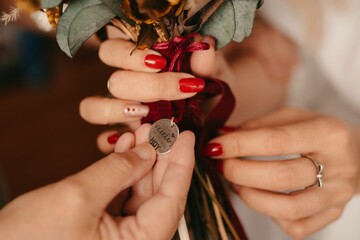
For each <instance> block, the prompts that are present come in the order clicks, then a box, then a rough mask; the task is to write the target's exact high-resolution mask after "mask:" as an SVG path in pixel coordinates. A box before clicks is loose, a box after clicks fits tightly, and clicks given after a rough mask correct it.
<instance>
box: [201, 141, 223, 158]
mask: <svg viewBox="0 0 360 240" xmlns="http://www.w3.org/2000/svg"><path fill="white" fill-rule="evenodd" d="M204 153H205V155H206V156H209V157H217V156H220V155H221V154H223V149H222V146H221V144H219V143H209V144H208V145H206V146H205V148H204Z"/></svg>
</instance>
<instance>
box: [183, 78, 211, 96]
mask: <svg viewBox="0 0 360 240" xmlns="http://www.w3.org/2000/svg"><path fill="white" fill-rule="evenodd" d="M204 87H205V80H204V79H202V78H183V79H180V81H179V89H180V91H181V92H183V93H194V92H201V91H202V90H204Z"/></svg>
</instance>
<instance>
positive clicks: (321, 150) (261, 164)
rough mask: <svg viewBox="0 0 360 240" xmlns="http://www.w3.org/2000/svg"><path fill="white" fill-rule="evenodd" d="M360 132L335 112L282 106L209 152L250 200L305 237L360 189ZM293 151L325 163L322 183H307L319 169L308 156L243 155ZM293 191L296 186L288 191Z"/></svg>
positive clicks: (218, 140) (225, 137) (213, 145)
mask: <svg viewBox="0 0 360 240" xmlns="http://www.w3.org/2000/svg"><path fill="white" fill-rule="evenodd" d="M359 137H360V134H359V129H356V128H354V127H351V126H349V125H347V124H345V123H344V122H341V121H340V120H337V119H335V118H333V117H328V116H323V115H319V114H316V113H313V112H309V111H305V110H297V109H291V108H283V109H280V110H279V111H276V112H274V113H271V114H269V115H266V116H264V117H261V118H258V119H256V120H253V121H249V122H248V123H245V124H244V125H243V126H242V127H241V128H240V129H238V130H236V131H234V132H232V133H228V134H226V135H223V136H220V137H218V138H215V139H213V140H212V141H211V142H210V143H209V145H208V146H207V148H206V152H207V154H208V155H209V156H212V157H214V158H216V159H218V161H219V163H223V165H222V164H220V165H219V166H220V167H219V169H223V175H224V177H225V178H226V179H227V180H229V181H230V182H232V183H233V186H234V190H235V192H236V193H237V194H238V195H239V196H240V197H241V198H242V200H243V201H244V202H245V203H246V204H247V205H249V206H250V207H251V208H253V209H255V210H256V211H258V212H260V213H263V214H265V215H268V216H270V217H272V218H273V219H274V220H275V221H276V222H277V223H278V224H279V225H280V226H281V227H282V228H283V229H284V230H285V231H286V232H288V233H289V235H291V236H292V237H294V238H303V237H305V236H307V235H309V234H311V233H313V232H315V231H318V230H319V229H321V228H323V227H324V226H326V225H327V224H329V223H330V222H332V221H334V220H335V219H337V218H338V217H340V215H341V214H342V211H343V209H344V207H345V205H346V203H347V202H348V201H349V200H350V199H351V198H352V196H353V195H354V194H355V192H356V191H358V188H359V149H360V147H359V139H360V138H359ZM289 154H300V156H301V155H302V156H308V157H310V158H312V159H314V160H315V161H317V162H318V163H319V164H323V166H324V173H323V182H324V183H323V187H321V188H319V187H310V188H306V187H308V186H311V185H312V184H314V183H315V182H316V174H317V169H316V167H315V165H314V163H313V162H312V161H311V160H309V159H308V158H306V157H297V158H295V159H288V160H282V161H279V160H278V161H276V160H272V161H270V160H267V161H257V160H246V158H242V159H241V158H240V159H239V157H248V156H278V155H289ZM254 158H255V159H256V157H254ZM299 189H301V190H299ZM288 190H296V191H292V192H291V193H284V192H285V191H288Z"/></svg>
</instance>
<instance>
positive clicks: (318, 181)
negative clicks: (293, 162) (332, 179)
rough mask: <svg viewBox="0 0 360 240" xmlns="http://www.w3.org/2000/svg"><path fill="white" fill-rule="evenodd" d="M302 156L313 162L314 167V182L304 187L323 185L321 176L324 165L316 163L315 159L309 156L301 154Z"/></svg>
mask: <svg viewBox="0 0 360 240" xmlns="http://www.w3.org/2000/svg"><path fill="white" fill-rule="evenodd" d="M302 157H304V158H307V159H309V160H311V161H312V162H313V163H314V165H315V168H316V181H315V183H314V184H311V185H310V186H308V187H306V188H311V187H315V186H317V187H320V188H321V187H322V186H323V185H324V183H323V181H324V178H323V174H324V165H323V164H321V163H318V162H317V161H316V160H314V159H312V158H311V157H308V156H304V155H302Z"/></svg>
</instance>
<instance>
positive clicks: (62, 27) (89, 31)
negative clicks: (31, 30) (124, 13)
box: [56, 0, 115, 57]
mask: <svg viewBox="0 0 360 240" xmlns="http://www.w3.org/2000/svg"><path fill="white" fill-rule="evenodd" d="M114 17H115V14H114V13H113V12H112V11H111V10H110V9H108V8H107V7H106V6H105V5H104V4H103V3H102V2H101V0H77V1H72V2H71V3H70V4H69V6H68V7H67V8H66V11H65V12H64V14H63V15H62V16H61V18H60V21H59V24H58V26H57V33H56V39H57V42H58V44H59V46H60V48H61V50H63V51H64V52H65V53H66V54H67V55H68V56H70V57H72V56H74V54H75V53H76V52H77V51H78V50H79V48H80V47H81V45H82V44H83V43H84V42H85V41H86V40H87V39H88V38H89V37H91V36H92V35H93V34H94V33H95V32H97V31H98V30H99V29H100V28H102V27H103V26H104V25H106V24H107V23H108V22H109V21H110V20H111V19H112V18H114Z"/></svg>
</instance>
